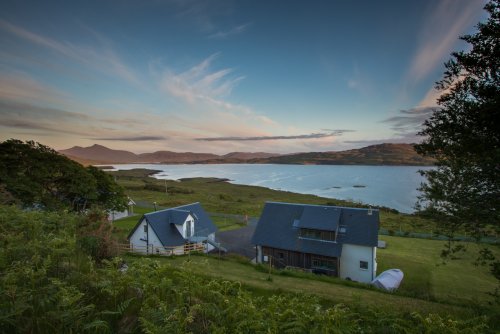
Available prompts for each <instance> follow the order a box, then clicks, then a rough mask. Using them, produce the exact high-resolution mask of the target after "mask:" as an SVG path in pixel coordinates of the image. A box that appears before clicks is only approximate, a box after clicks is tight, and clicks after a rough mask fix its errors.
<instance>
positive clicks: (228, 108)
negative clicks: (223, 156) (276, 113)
mask: <svg viewBox="0 0 500 334" xmlns="http://www.w3.org/2000/svg"><path fill="white" fill-rule="evenodd" d="M219 56H220V53H215V54H212V55H211V56H209V57H208V58H206V59H204V60H203V61H201V62H200V63H198V64H196V65H194V66H193V67H191V68H189V69H187V70H186V71H184V72H175V71H172V70H165V71H164V73H163V76H162V79H161V80H160V89H161V90H162V91H164V92H166V93H167V94H169V95H170V96H173V97H176V98H178V99H181V100H182V101H184V102H186V103H188V104H189V106H190V108H191V109H192V110H194V109H199V110H204V111H211V112H212V113H217V114H219V116H220V115H221V114H223V113H224V112H228V113H232V114H237V115H240V116H241V117H242V118H245V119H249V120H252V121H256V122H258V123H260V124H263V125H265V126H275V125H276V124H277V123H276V122H274V121H273V120H272V119H270V118H269V117H267V116H264V115H259V114H258V113H256V112H255V111H253V110H252V109H251V108H250V107H248V106H245V105H241V104H234V103H231V102H229V101H228V100H227V98H228V97H229V95H230V94H231V92H232V90H233V89H234V88H235V87H236V86H237V85H238V84H239V82H240V81H242V80H243V79H244V78H245V77H244V76H241V75H240V76H238V75H234V70H233V69H232V68H223V69H218V70H213V69H212V64H213V62H214V61H215V60H216V59H217V58H218V57H219Z"/></svg>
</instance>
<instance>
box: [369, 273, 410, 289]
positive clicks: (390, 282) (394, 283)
mask: <svg viewBox="0 0 500 334" xmlns="http://www.w3.org/2000/svg"><path fill="white" fill-rule="evenodd" d="M403 277H404V274H403V272H402V271H401V270H399V269H389V270H386V271H384V272H383V273H381V274H380V275H378V276H377V277H375V279H374V280H373V281H372V282H371V284H372V285H374V286H376V287H377V288H379V289H384V290H387V291H394V290H396V289H397V288H399V285H400V284H401V281H402V280H403Z"/></svg>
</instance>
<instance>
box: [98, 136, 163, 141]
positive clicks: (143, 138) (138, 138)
mask: <svg viewBox="0 0 500 334" xmlns="http://www.w3.org/2000/svg"><path fill="white" fill-rule="evenodd" d="M89 139H94V140H107V141H114V140H115V141H158V140H166V139H168V138H167V137H163V136H135V137H100V138H89Z"/></svg>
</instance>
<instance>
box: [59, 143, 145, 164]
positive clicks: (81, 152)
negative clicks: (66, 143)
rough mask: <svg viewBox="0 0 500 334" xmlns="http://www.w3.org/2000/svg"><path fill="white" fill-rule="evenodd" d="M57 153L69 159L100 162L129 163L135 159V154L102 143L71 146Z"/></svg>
mask: <svg viewBox="0 0 500 334" xmlns="http://www.w3.org/2000/svg"><path fill="white" fill-rule="evenodd" d="M59 153H62V154H64V155H66V156H67V157H68V158H70V159H75V158H77V159H82V160H91V161H99V162H102V163H108V162H115V163H130V162H135V161H137V155H136V154H134V153H132V152H129V151H122V150H112V149H110V148H107V147H105V146H102V145H97V144H94V145H92V146H89V147H81V146H73V147H72V148H70V149H67V150H61V151H59Z"/></svg>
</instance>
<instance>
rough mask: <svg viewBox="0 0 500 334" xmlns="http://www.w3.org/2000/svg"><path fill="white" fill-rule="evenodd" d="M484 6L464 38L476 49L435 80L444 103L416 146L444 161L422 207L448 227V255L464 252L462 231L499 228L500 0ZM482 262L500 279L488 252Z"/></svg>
mask: <svg viewBox="0 0 500 334" xmlns="http://www.w3.org/2000/svg"><path fill="white" fill-rule="evenodd" d="M485 10H486V11H487V12H488V13H489V15H490V17H489V18H488V20H487V21H486V22H485V23H479V24H478V25H477V28H478V31H477V32H476V33H475V34H473V35H466V36H463V37H461V39H462V40H464V41H466V42H467V43H469V45H470V50H469V51H461V52H454V53H452V59H451V60H449V61H448V62H447V63H446V64H445V66H446V71H445V73H444V78H443V79H442V80H441V81H439V82H437V83H436V88H437V89H438V90H440V91H441V92H442V95H441V96H440V98H439V100H438V104H439V106H440V108H439V109H437V110H435V111H434V113H433V115H432V117H431V118H430V119H429V120H427V121H426V122H425V123H424V129H423V130H422V131H421V132H420V135H422V136H424V137H425V139H424V140H423V142H422V143H421V144H419V145H416V150H417V152H418V153H420V154H423V155H425V156H429V157H432V158H435V159H436V160H437V168H436V169H433V170H429V171H423V172H422V174H423V175H425V176H426V178H427V182H426V183H425V184H423V185H422V188H421V190H422V193H423V196H422V197H421V199H420V201H419V203H418V205H417V206H420V209H421V210H422V212H425V213H427V214H430V215H432V216H434V217H435V218H437V219H438V221H439V222H440V223H441V224H442V227H443V228H444V229H445V230H446V231H447V233H448V236H449V237H450V242H449V243H448V247H447V249H445V250H444V251H443V254H442V255H443V256H445V257H449V256H453V254H454V253H456V252H459V251H462V248H461V246H460V245H458V246H457V245H455V246H453V243H452V242H451V241H452V240H453V236H454V235H455V234H456V233H457V232H466V233H470V234H472V235H473V236H475V237H476V238H480V237H482V236H484V235H485V234H488V233H491V232H492V231H494V230H496V233H498V231H499V230H500V215H499V213H500V191H499V190H500V73H499V64H500V44H499V40H500V1H499V0H492V1H490V2H489V3H488V4H487V5H486V6H485ZM487 255H489V256H487ZM479 262H482V263H483V264H486V263H489V264H490V267H491V272H492V273H493V275H494V276H495V277H497V278H498V279H500V270H498V268H499V267H500V264H499V262H498V260H496V259H495V258H494V257H492V256H491V252H490V251H489V250H488V249H485V250H484V254H481V256H480V258H479Z"/></svg>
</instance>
